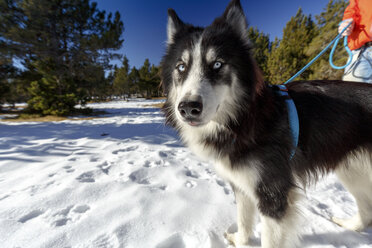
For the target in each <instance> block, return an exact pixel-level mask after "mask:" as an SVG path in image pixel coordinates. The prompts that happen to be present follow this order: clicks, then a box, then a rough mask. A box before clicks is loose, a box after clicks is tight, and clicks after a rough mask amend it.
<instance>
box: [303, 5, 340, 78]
mask: <svg viewBox="0 0 372 248" xmlns="http://www.w3.org/2000/svg"><path fill="white" fill-rule="evenodd" d="M346 6H347V3H346V2H345V1H343V0H336V1H334V0H330V1H329V2H328V4H327V7H326V8H325V10H324V11H323V12H322V13H321V14H320V15H318V16H316V20H317V22H318V23H317V26H318V30H317V35H316V36H315V37H314V38H313V40H312V41H311V43H310V44H309V46H308V47H307V49H306V54H307V55H308V56H309V57H315V56H316V55H317V54H318V53H319V52H320V51H321V50H323V48H325V47H326V46H327V45H328V43H329V42H331V41H332V40H333V39H334V37H336V35H337V33H338V24H339V22H340V21H341V20H342V16H343V12H344V10H345V8H346ZM339 43H342V40H340V42H339ZM329 53H330V49H329V51H327V52H326V53H325V54H323V56H322V57H320V58H319V59H318V61H317V62H315V63H314V64H313V65H312V73H311V75H310V76H309V79H341V77H342V75H343V70H335V69H332V67H331V66H330V65H329V62H328V59H329ZM346 60H347V54H346V52H345V50H344V48H343V46H342V45H341V44H339V46H338V48H337V50H336V51H335V55H334V63H335V64H337V65H343V64H345V63H346Z"/></svg>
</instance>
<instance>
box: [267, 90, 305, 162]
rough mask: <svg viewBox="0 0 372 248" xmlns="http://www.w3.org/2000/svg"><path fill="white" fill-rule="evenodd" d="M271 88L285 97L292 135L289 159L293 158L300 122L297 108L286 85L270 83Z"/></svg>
mask: <svg viewBox="0 0 372 248" xmlns="http://www.w3.org/2000/svg"><path fill="white" fill-rule="evenodd" d="M272 87H273V89H274V90H276V91H277V92H278V94H279V95H280V96H283V97H284V98H285V103H286V106H287V111H288V123H289V127H290V130H291V135H292V149H291V154H290V158H289V159H290V160H291V159H292V158H293V156H294V155H295V153H296V150H297V145H298V137H299V135H300V124H299V120H298V114H297V108H296V105H295V103H294V101H293V100H292V98H291V97H290V96H289V94H288V89H287V86H285V85H284V84H282V85H272Z"/></svg>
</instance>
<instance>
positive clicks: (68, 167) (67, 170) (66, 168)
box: [63, 165, 75, 173]
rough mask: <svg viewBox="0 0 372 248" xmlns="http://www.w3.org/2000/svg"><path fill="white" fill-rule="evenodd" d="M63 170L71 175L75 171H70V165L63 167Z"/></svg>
mask: <svg viewBox="0 0 372 248" xmlns="http://www.w3.org/2000/svg"><path fill="white" fill-rule="evenodd" d="M63 169H65V171H66V172H67V173H72V172H74V171H75V169H72V166H70V165H66V166H63Z"/></svg>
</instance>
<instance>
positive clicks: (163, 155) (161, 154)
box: [159, 151, 168, 158]
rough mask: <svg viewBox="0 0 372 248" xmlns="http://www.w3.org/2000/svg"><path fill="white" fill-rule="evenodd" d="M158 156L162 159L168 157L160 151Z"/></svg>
mask: <svg viewBox="0 0 372 248" xmlns="http://www.w3.org/2000/svg"><path fill="white" fill-rule="evenodd" d="M159 156H160V157H162V158H167V157H168V153H166V152H163V151H160V152H159Z"/></svg>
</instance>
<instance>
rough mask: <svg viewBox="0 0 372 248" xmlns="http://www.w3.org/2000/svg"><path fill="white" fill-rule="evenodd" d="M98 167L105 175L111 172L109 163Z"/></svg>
mask: <svg viewBox="0 0 372 248" xmlns="http://www.w3.org/2000/svg"><path fill="white" fill-rule="evenodd" d="M97 167H98V168H100V169H101V171H102V172H103V173H105V174H106V175H108V174H109V172H110V168H111V165H109V164H108V163H107V162H104V163H103V164H101V165H98V166H97Z"/></svg>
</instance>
